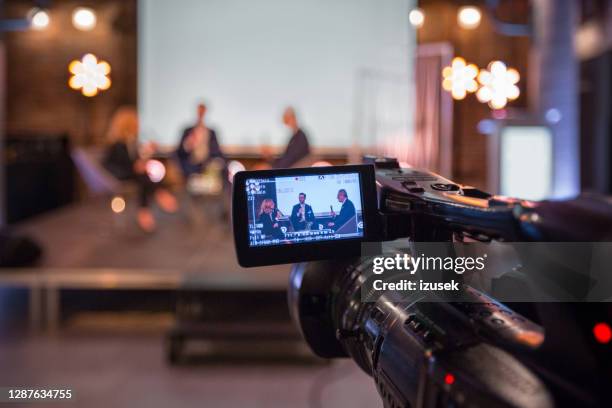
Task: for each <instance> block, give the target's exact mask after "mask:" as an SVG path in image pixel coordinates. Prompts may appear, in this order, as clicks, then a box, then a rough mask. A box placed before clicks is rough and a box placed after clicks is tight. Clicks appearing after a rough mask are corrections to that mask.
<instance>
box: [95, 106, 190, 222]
mask: <svg viewBox="0 0 612 408" xmlns="http://www.w3.org/2000/svg"><path fill="white" fill-rule="evenodd" d="M107 137H108V141H109V142H110V144H109V146H108V147H107V149H106V152H105V154H104V159H103V162H102V165H103V166H104V167H105V168H106V169H107V170H108V171H109V173H111V174H112V175H113V176H115V177H116V178H117V179H119V180H132V181H134V182H135V183H136V184H137V185H138V197H139V204H140V209H139V210H138V214H137V221H138V225H139V226H140V228H141V229H143V230H144V231H146V232H152V231H153V230H154V229H155V218H154V217H153V213H152V212H151V209H150V202H151V196H153V195H154V196H155V199H156V201H157V203H158V205H159V206H160V207H161V208H162V210H164V211H166V212H176V211H177V209H178V204H177V201H176V198H175V197H174V196H173V195H172V194H171V193H170V192H169V191H168V190H166V189H165V188H163V187H162V186H161V185H160V184H158V183H154V182H153V181H151V179H150V178H149V176H148V175H147V172H146V158H145V157H143V155H142V154H141V152H139V146H138V114H137V113H136V110H135V109H134V108H132V107H128V106H126V107H121V108H119V109H118V110H117V112H115V114H114V115H113V117H112V119H111V124H110V127H109V130H108V136H107ZM145 147H146V148H147V149H148V150H149V153H152V152H153V150H154V146H153V145H148V146H145Z"/></svg>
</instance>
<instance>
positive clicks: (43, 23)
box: [28, 8, 51, 30]
mask: <svg viewBox="0 0 612 408" xmlns="http://www.w3.org/2000/svg"><path fill="white" fill-rule="evenodd" d="M28 18H29V20H30V25H31V27H32V29H34V30H44V29H45V28H47V27H48V26H49V23H51V16H49V12H47V11H46V10H43V9H40V8H33V9H32V10H30V12H29V13H28Z"/></svg>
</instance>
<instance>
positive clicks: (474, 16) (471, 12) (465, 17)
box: [457, 6, 482, 30]
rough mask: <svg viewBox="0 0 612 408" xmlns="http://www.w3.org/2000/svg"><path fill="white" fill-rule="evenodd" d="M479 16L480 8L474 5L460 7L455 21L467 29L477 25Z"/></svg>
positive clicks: (480, 16)
mask: <svg viewBox="0 0 612 408" xmlns="http://www.w3.org/2000/svg"><path fill="white" fill-rule="evenodd" d="M481 18H482V15H481V13H480V10H479V9H478V7H474V6H465V7H461V8H460V9H459V12H458V13H457V22H458V23H459V25H460V26H461V27H462V28H466V29H468V30H471V29H473V28H476V27H478V25H480V19H481Z"/></svg>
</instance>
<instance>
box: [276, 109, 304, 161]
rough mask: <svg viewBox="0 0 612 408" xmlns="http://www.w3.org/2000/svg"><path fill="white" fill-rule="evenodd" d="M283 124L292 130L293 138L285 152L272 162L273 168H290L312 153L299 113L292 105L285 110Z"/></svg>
mask: <svg viewBox="0 0 612 408" xmlns="http://www.w3.org/2000/svg"><path fill="white" fill-rule="evenodd" d="M283 124H284V125H285V126H287V127H288V128H289V129H290V130H291V139H289V143H288V144H287V148H286V149H285V152H284V153H283V154H282V155H281V156H280V157H279V158H277V159H276V160H274V161H273V162H272V168H275V169H282V168H288V167H291V166H293V165H294V164H296V163H297V162H299V161H300V160H302V159H303V158H305V157H306V156H308V155H309V154H310V144H309V143H308V137H307V136H306V133H304V131H303V130H302V129H301V128H300V126H299V124H298V120H297V115H296V113H295V110H294V109H293V108H292V107H287V108H286V109H285V111H284V112H283Z"/></svg>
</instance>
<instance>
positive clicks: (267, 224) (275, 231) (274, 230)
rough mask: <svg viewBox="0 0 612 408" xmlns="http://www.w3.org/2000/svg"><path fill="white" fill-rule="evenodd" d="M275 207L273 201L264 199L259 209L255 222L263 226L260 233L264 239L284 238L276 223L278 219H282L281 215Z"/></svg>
mask: <svg viewBox="0 0 612 408" xmlns="http://www.w3.org/2000/svg"><path fill="white" fill-rule="evenodd" d="M275 207H276V206H275V204H274V200H272V199H271V198H266V199H264V200H263V201H262V202H261V205H260V207H259V214H258V215H257V216H258V218H257V222H258V223H259V224H263V227H262V230H261V232H262V233H263V234H264V235H265V238H266V239H270V238H276V239H283V238H284V234H283V231H282V230H281V229H280V224H279V222H278V217H279V216H281V217H282V215H283V214H282V213H281V212H280V210H279V209H277V208H275Z"/></svg>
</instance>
